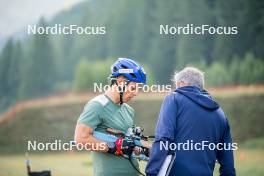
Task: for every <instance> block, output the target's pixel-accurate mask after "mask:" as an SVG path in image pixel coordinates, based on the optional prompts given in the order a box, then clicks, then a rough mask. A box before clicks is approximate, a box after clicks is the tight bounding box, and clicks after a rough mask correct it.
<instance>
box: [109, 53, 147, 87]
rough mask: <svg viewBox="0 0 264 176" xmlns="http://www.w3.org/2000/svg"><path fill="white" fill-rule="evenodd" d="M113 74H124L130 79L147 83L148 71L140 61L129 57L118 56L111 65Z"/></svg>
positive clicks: (115, 75)
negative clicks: (146, 71)
mask: <svg viewBox="0 0 264 176" xmlns="http://www.w3.org/2000/svg"><path fill="white" fill-rule="evenodd" d="M111 71H112V76H114V77H117V76H124V77H126V78H127V80H128V81H133V82H137V83H143V84H146V73H145V71H144V69H143V67H141V66H140V65H139V64H138V63H136V62H135V61H133V60H132V59H128V58H118V60H117V61H116V62H115V63H114V64H113V65H112V67H111Z"/></svg>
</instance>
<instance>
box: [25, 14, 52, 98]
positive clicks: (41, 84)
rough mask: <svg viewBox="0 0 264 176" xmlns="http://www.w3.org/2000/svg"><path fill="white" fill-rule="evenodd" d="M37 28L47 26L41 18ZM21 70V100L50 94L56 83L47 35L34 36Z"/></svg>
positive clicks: (50, 46)
mask: <svg viewBox="0 0 264 176" xmlns="http://www.w3.org/2000/svg"><path fill="white" fill-rule="evenodd" d="M39 26H43V27H44V28H45V27H46V26H47V23H46V21H45V20H44V19H43V18H41V19H40V22H39ZM25 62H26V63H25V66H24V68H23V77H22V85H21V89H20V95H21V97H22V98H26V97H37V96H43V95H47V94H49V93H51V92H52V91H53V88H54V84H55V81H56V77H57V75H56V65H55V61H54V56H53V49H52V45H51V43H50V41H49V35H48V34H46V33H44V34H35V35H34V36H33V39H32V42H31V46H30V50H29V54H28V57H27V59H26V60H25Z"/></svg>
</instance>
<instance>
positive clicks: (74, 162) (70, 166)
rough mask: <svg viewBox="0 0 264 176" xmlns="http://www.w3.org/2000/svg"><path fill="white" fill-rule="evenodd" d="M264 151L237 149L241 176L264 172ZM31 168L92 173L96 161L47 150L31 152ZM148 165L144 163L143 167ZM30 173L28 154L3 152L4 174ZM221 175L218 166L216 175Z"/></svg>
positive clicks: (65, 174)
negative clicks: (26, 157) (40, 152)
mask: <svg viewBox="0 0 264 176" xmlns="http://www.w3.org/2000/svg"><path fill="white" fill-rule="evenodd" d="M263 154H264V150H263V149H261V150H260V149H255V150H253V149H239V150H238V151H236V152H235V166H236V170H237V175H238V176H249V175H250V176H262V175H264V167H263V165H264V158H263ZM30 159H31V168H32V170H34V171H38V170H39V171H40V170H46V169H50V170H51V171H52V176H73V175H74V176H90V175H92V161H91V158H90V156H89V153H85V152H82V153H43V154H31V155H30ZM144 167H145V164H144V163H142V162H141V170H144ZM18 175H20V176H26V167H25V156H23V155H21V154H18V155H0V176H18ZM214 175H219V174H218V166H216V168H215V174H214Z"/></svg>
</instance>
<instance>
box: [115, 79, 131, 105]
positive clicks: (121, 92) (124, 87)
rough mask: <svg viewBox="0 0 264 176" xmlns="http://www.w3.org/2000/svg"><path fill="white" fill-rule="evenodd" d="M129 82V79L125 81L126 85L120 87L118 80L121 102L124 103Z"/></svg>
mask: <svg viewBox="0 0 264 176" xmlns="http://www.w3.org/2000/svg"><path fill="white" fill-rule="evenodd" d="M128 84H129V81H127V80H126V81H125V85H124V86H123V87H120V86H118V84H117V82H116V85H117V87H118V91H119V101H120V102H119V104H120V105H122V104H123V103H124V102H123V97H124V92H125V90H126V86H127V85H128Z"/></svg>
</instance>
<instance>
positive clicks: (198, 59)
mask: <svg viewBox="0 0 264 176" xmlns="http://www.w3.org/2000/svg"><path fill="white" fill-rule="evenodd" d="M0 2H1V6H0V16H1V19H0V27H1V29H0V176H15V175H26V170H25V164H24V160H25V157H24V153H25V152H27V141H28V140H37V141H39V142H53V141H54V140H55V139H61V140H62V141H65V142H66V141H69V140H72V139H73V134H74V128H75V124H76V121H77V119H78V116H79V114H80V113H81V111H82V109H83V106H84V104H85V103H86V102H87V101H88V100H89V99H91V98H92V97H94V96H95V95H96V93H94V92H93V88H94V83H95V82H97V83H100V82H101V83H103V84H107V77H108V76H109V74H110V66H111V65H112V63H113V62H114V60H115V59H116V58H118V57H128V58H132V59H135V60H136V61H138V62H139V63H141V64H143V66H144V68H145V70H146V71H147V74H148V84H149V85H151V84H172V82H171V78H172V75H173V73H174V71H175V70H180V69H182V68H184V67H185V66H195V67H198V68H200V69H202V70H203V71H204V72H205V79H206V89H208V90H209V91H210V92H211V93H212V95H213V96H214V97H215V98H216V99H217V100H218V101H219V102H220V104H221V106H222V107H223V109H224V111H225V112H226V114H227V116H228V118H229V121H230V125H231V130H232V134H233V138H234V142H238V147H239V149H238V150H237V151H236V152H235V163H236V169H237V173H238V175H242V176H243V175H245V176H246V175H252V176H253V175H254V176H258V175H264V168H263V164H264V159H263V156H264V128H263V124H264V119H263V114H264V107H263V104H264V1H262V0H229V1H221V0H201V1H184V0H168V1H166V2H165V1H159V0H145V1H142V0H133V1H124V0H89V1H88V0H87V1H81V0H64V1H61V0H47V1H43V2H41V1H34V0H25V1H18V0H10V1H6V0H1V1H0ZM30 24H31V25H34V24H37V25H39V26H54V25H55V24H61V25H62V26H67V25H71V24H75V25H78V26H83V27H85V26H105V27H106V34H104V35H85V34H83V35H63V34H58V35H51V34H42V35H38V34H36V35H28V34H27V26H28V25H30ZM187 24H194V26H201V25H204V24H207V25H210V26H227V27H228V26H236V27H238V34H236V35H217V34H215V35H209V34H205V35H160V34H159V32H160V31H159V27H160V25H169V26H186V25H187ZM97 94H98V93H97ZM165 95H166V93H159V94H158V93H148V94H147V93H144V94H142V95H140V96H138V97H137V98H136V99H135V100H134V101H132V102H131V103H130V105H131V106H132V107H133V108H134V109H135V110H136V121H135V123H136V124H137V125H139V126H142V127H143V128H144V129H145V133H146V134H149V135H150V134H153V132H154V129H155V126H156V121H157V117H158V114H159V108H160V105H161V103H162V100H163V97H164V96H165ZM149 107H151V108H149ZM30 158H31V159H32V167H33V169H36V170H41V169H51V171H52V173H53V175H55V176H59V175H64V176H65V175H91V174H92V172H91V162H92V161H91V159H90V157H89V153H87V152H84V153H79V152H74V151H70V152H30ZM142 167H143V166H142ZM217 167H218V166H217ZM216 173H217V172H216Z"/></svg>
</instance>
